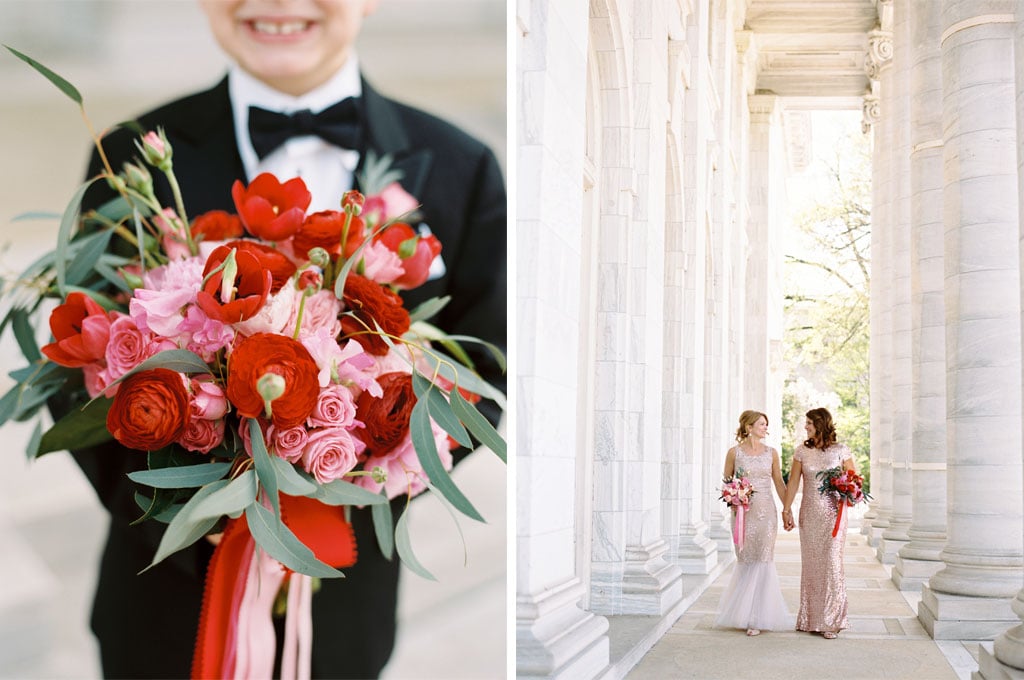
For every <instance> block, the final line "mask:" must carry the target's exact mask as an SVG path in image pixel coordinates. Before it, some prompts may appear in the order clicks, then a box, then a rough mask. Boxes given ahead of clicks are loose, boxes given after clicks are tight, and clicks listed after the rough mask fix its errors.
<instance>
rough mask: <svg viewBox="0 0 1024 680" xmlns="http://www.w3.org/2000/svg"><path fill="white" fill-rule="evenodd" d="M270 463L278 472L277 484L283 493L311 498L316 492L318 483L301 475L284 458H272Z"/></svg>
mask: <svg viewBox="0 0 1024 680" xmlns="http://www.w3.org/2000/svg"><path fill="white" fill-rule="evenodd" d="M270 462H271V464H273V466H274V468H275V469H276V470H277V482H278V484H279V486H280V490H281V492H282V493H286V494H288V495H289V496H310V495H312V494H313V493H315V492H316V488H317V485H316V483H315V482H311V481H310V480H308V479H306V478H304V477H303V476H302V475H300V474H299V472H298V470H296V469H295V466H294V465H292V464H291V463H289V462H288V461H286V460H285V459H284V458H281V457H280V456H271V457H270Z"/></svg>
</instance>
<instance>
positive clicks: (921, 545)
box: [892, 0, 946, 590]
mask: <svg viewBox="0 0 1024 680" xmlns="http://www.w3.org/2000/svg"><path fill="white" fill-rule="evenodd" d="M909 9H910V14H911V16H910V25H911V35H910V36H909V37H910V44H909V46H910V49H911V50H912V54H913V56H912V58H911V78H910V120H911V121H912V128H911V131H910V143H911V152H910V189H911V225H910V226H911V239H912V241H911V246H912V256H911V267H912V270H911V273H912V282H913V285H912V289H913V293H914V311H913V333H914V342H913V351H914V355H913V358H914V363H913V368H914V375H913V386H914V393H913V398H914V407H913V429H914V446H913V457H912V460H911V461H910V468H911V472H912V475H913V517H914V519H913V523H912V524H911V525H910V530H909V531H908V535H909V537H910V543H908V544H907V545H905V546H903V548H901V549H900V551H899V554H898V555H897V557H896V565H895V567H894V568H893V571H892V580H893V582H894V583H895V584H896V587H898V588H900V589H901V590H918V589H920V587H921V585H922V584H923V583H924V582H925V581H926V580H927V579H928V578H930V577H931V576H932V575H933V574H934V573H935V572H937V571H938V570H939V569H940V568H941V567H942V562H941V560H940V557H939V553H940V552H941V550H942V548H943V546H944V545H945V542H946V339H945V323H946V315H945V301H944V294H943V285H944V284H943V255H942V250H943V226H942V111H941V110H940V109H939V108H938V107H936V106H935V102H936V101H941V97H942V59H941V56H942V55H941V53H940V50H939V38H940V36H941V33H942V29H941V26H940V20H941V17H940V14H939V9H940V8H939V5H938V4H936V3H934V2H930V1H928V0H917V1H915V2H913V3H911V4H910V6H909Z"/></svg>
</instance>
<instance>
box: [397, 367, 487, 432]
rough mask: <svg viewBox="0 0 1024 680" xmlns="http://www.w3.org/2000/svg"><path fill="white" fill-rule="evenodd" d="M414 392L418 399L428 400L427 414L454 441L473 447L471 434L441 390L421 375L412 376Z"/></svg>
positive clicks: (414, 374)
mask: <svg viewBox="0 0 1024 680" xmlns="http://www.w3.org/2000/svg"><path fill="white" fill-rule="evenodd" d="M412 390H413V392H414V393H415V394H416V398H417V399H421V400H426V402H427V412H428V414H429V415H430V417H431V418H432V419H433V420H434V422H435V423H437V424H438V425H440V426H441V429H443V430H444V431H445V432H447V433H448V434H450V435H451V436H452V439H454V440H455V441H457V442H458V443H459V444H462V445H463V446H465V447H466V448H471V447H472V446H473V441H472V440H471V439H470V438H469V433H468V432H466V428H465V427H463V426H462V423H460V422H459V419H458V418H456V417H455V414H454V413H453V412H452V407H451V405H450V404H449V403H448V400H447V399H445V398H444V395H443V394H442V393H441V388H439V387H437V386H436V385H434V384H433V383H432V382H430V381H429V380H427V379H426V378H424V377H423V376H421V375H420V374H419V373H413V374H412Z"/></svg>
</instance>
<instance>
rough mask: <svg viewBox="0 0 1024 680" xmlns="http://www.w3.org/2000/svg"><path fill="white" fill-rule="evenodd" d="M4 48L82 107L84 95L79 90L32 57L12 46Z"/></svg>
mask: <svg viewBox="0 0 1024 680" xmlns="http://www.w3.org/2000/svg"><path fill="white" fill-rule="evenodd" d="M4 47H6V48H7V51H8V52H10V53H11V54H13V55H14V56H16V57H17V58H18V59H21V60H22V61H23V62H25V63H26V64H28V65H29V66H31V67H32V68H34V69H35V70H36V71H38V72H39V73H41V74H42V75H43V76H44V77H45V78H46V79H47V80H49V81H50V82H51V83H53V84H54V85H56V86H57V89H58V90H60V91H61V92H63V93H64V94H66V95H67V96H68V97H70V98H71V100H72V101H74V102H75V103H76V104H78V105H79V106H81V105H82V95H81V94H80V93H79V92H78V90H77V89H75V86H74V85H72V84H71V83H69V82H68V81H66V80H64V79H63V78H61V77H60V76H59V75H57V74H56V73H54V72H53V71H51V70H50V69H48V68H46V67H45V66H43V65H42V64H40V63H39V62H38V61H36V60H35V59H33V58H32V57H29V56H27V55H24V54H22V53H21V52H19V51H18V50H16V49H14V48H13V47H11V46H10V45H4Z"/></svg>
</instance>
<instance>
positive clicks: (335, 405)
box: [307, 385, 356, 428]
mask: <svg viewBox="0 0 1024 680" xmlns="http://www.w3.org/2000/svg"><path fill="white" fill-rule="evenodd" d="M355 418H356V405H355V401H354V400H353V399H352V392H350V391H349V389H348V388H347V387H343V386H341V385H329V386H328V387H326V388H325V389H323V390H321V391H320V397H319V398H318V399H317V402H316V408H314V409H313V412H312V413H311V414H310V415H309V420H308V421H307V422H309V424H310V425H312V426H313V427H346V428H347V427H351V425H352V423H353V421H355Z"/></svg>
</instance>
